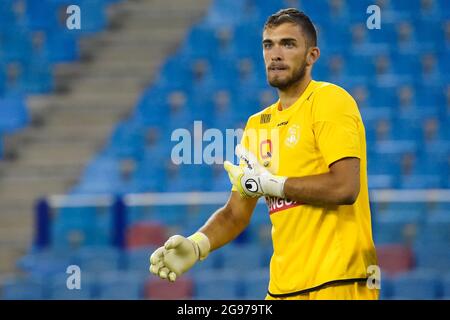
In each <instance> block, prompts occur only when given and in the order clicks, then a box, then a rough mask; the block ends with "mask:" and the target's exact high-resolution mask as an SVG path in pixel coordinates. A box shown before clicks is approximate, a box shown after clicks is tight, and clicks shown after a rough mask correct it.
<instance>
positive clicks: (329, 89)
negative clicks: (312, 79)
mask: <svg viewBox="0 0 450 320" xmlns="http://www.w3.org/2000/svg"><path fill="white" fill-rule="evenodd" d="M314 94H315V96H316V97H327V96H328V97H342V98H347V99H350V100H354V99H353V97H352V96H351V94H350V93H349V92H348V91H347V90H345V89H344V88H343V87H341V86H339V85H337V84H334V83H331V82H326V81H317V86H316V88H315V90H314Z"/></svg>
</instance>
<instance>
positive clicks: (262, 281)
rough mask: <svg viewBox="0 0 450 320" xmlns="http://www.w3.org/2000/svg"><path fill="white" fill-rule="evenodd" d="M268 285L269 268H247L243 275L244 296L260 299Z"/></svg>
mask: <svg viewBox="0 0 450 320" xmlns="http://www.w3.org/2000/svg"><path fill="white" fill-rule="evenodd" d="M268 287H269V269H268V268H262V269H256V270H255V269H253V270H251V271H250V270H248V272H247V273H246V275H245V276H244V292H245V293H244V297H243V299H249V300H262V299H264V298H265V297H266V295H267V289H268Z"/></svg>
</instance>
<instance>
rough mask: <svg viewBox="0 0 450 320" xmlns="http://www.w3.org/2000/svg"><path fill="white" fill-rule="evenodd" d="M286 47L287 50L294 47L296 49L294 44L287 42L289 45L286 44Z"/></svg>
mask: <svg viewBox="0 0 450 320" xmlns="http://www.w3.org/2000/svg"><path fill="white" fill-rule="evenodd" d="M284 46H285V47H286V48H293V47H294V44H293V43H291V42H287V43H285V44H284Z"/></svg>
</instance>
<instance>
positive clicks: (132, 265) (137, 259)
mask: <svg viewBox="0 0 450 320" xmlns="http://www.w3.org/2000/svg"><path fill="white" fill-rule="evenodd" d="M156 249H157V246H146V247H138V248H131V249H127V250H126V252H125V253H124V256H125V260H126V262H125V264H126V270H129V271H131V272H135V273H138V272H141V273H143V274H148V268H149V258H150V255H151V254H152V252H153V251H155V250H156Z"/></svg>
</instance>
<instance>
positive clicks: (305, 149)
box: [242, 80, 377, 297]
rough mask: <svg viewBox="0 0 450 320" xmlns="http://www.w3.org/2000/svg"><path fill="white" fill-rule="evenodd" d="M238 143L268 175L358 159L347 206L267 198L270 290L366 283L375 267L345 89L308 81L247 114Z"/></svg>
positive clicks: (355, 117) (359, 135)
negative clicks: (287, 99) (282, 104)
mask: <svg viewBox="0 0 450 320" xmlns="http://www.w3.org/2000/svg"><path fill="white" fill-rule="evenodd" d="M242 144H243V145H244V146H246V147H247V148H248V149H249V150H250V151H251V152H253V153H254V154H255V155H257V157H258V161H259V162H260V163H261V164H263V165H265V166H266V168H267V169H268V170H269V171H271V172H272V173H273V174H276V175H281V176H287V177H301V176H309V175H316V174H321V173H326V172H328V171H329V166H330V165H331V164H332V163H333V162H335V161H337V160H339V159H342V158H346V157H357V158H359V159H360V168H361V173H360V192H359V195H358V198H357V200H356V202H355V203H354V204H353V205H334V206H333V205H329V206H314V205H309V204H305V203H296V202H295V201H291V200H289V199H279V198H273V197H266V202H267V205H268V208H269V214H270V220H271V222H272V240H273V249H274V252H273V256H272V258H271V262H270V283H269V294H270V295H272V296H274V297H278V296H280V297H283V296H293V295H297V294H300V293H303V292H308V291H310V290H315V289H318V288H321V287H322V286H324V285H326V284H329V283H335V281H342V282H345V281H365V279H367V277H368V276H369V274H368V267H369V266H371V265H377V258H376V252H375V247H374V243H373V240H372V228H371V219H370V208H369V194H368V186H367V160H366V141H365V129H364V125H363V122H362V120H361V115H360V113H359V110H358V107H357V104H356V102H355V101H354V99H353V98H352V97H351V96H350V94H348V93H347V92H346V91H345V90H344V89H342V88H341V87H339V86H336V85H334V84H331V83H327V82H317V81H314V80H312V81H311V82H310V83H309V84H308V87H307V88H306V90H305V91H304V92H303V94H302V95H301V97H299V99H298V100H297V101H296V102H295V103H294V104H293V105H292V106H290V107H289V108H287V109H285V110H280V108H279V101H278V102H276V103H275V104H273V105H271V106H269V107H268V108H266V109H264V110H263V111H261V112H259V113H256V114H254V115H252V116H251V117H250V118H249V120H248V122H247V125H246V128H245V130H244V134H243V138H242Z"/></svg>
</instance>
